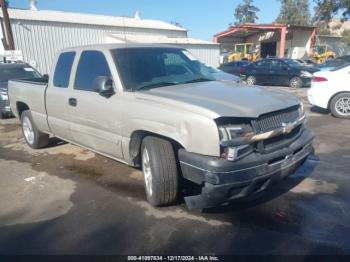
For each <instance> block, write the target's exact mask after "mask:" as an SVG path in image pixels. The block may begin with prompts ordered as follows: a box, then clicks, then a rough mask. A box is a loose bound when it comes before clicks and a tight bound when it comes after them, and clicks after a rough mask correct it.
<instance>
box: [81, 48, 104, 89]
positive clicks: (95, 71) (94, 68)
mask: <svg viewBox="0 0 350 262" xmlns="http://www.w3.org/2000/svg"><path fill="white" fill-rule="evenodd" d="M98 76H107V77H111V72H110V70H109V66H108V63H107V60H106V58H105V56H104V54H103V53H101V52H99V51H84V52H83V53H82V54H81V56H80V60H79V64H78V68H77V74H76V77H75V85H74V89H78V90H85V91H94V85H93V83H94V81H95V79H96V77H98Z"/></svg>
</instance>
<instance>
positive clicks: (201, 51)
mask: <svg viewBox="0 0 350 262" xmlns="http://www.w3.org/2000/svg"><path fill="white" fill-rule="evenodd" d="M178 46H180V47H183V48H186V49H187V50H189V51H190V52H191V53H192V54H193V55H194V56H195V57H197V58H198V59H199V60H200V61H201V62H203V63H205V64H208V65H211V66H214V67H219V65H220V47H219V46H218V45H196V44H193V45H185V44H181V45H178Z"/></svg>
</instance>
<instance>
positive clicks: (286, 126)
mask: <svg viewBox="0 0 350 262" xmlns="http://www.w3.org/2000/svg"><path fill="white" fill-rule="evenodd" d="M282 128H283V134H289V133H290V132H292V130H293V129H294V124H293V123H282Z"/></svg>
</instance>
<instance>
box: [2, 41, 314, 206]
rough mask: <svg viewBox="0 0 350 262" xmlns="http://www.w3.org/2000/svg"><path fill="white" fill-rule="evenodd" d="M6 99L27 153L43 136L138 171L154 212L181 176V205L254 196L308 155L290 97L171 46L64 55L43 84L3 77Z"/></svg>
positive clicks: (300, 117)
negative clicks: (233, 80) (217, 72)
mask: <svg viewBox="0 0 350 262" xmlns="http://www.w3.org/2000/svg"><path fill="white" fill-rule="evenodd" d="M9 94H10V96H9V97H10V102H11V103H10V104H11V109H12V110H13V112H14V114H15V115H16V116H17V117H18V118H19V119H21V123H22V130H23V134H24V138H25V141H26V142H27V143H28V145H29V146H30V147H32V148H41V147H45V146H47V145H48V141H49V134H51V135H53V136H57V137H59V138H62V139H64V140H66V141H70V142H73V143H74V144H77V145H81V146H83V147H85V148H89V149H91V150H93V151H95V152H98V153H100V154H102V155H104V156H107V157H110V158H112V159H115V160H118V161H121V162H123V163H127V164H129V165H131V166H135V167H141V168H142V170H143V174H144V178H145V191H146V196H147V199H148V201H149V202H150V203H151V204H152V205H154V206H164V205H170V204H173V203H175V202H176V201H177V198H178V196H179V192H180V191H179V190H180V186H182V185H183V183H182V181H184V180H188V181H191V182H192V183H191V185H193V186H194V187H196V188H197V189H198V191H197V190H192V193H191V194H188V195H185V201H186V203H187V205H188V207H189V208H200V209H201V208H204V207H212V206H217V205H220V204H222V203H227V202H230V201H232V200H234V199H237V198H242V197H246V196H248V195H252V194H254V193H257V192H260V191H262V190H265V189H266V188H267V187H268V186H269V185H270V184H271V183H273V182H276V181H279V180H281V179H283V178H286V177H288V176H289V175H290V174H292V173H293V172H294V170H295V169H296V168H297V167H298V166H300V165H301V164H302V163H303V162H304V161H305V159H306V158H307V157H308V155H309V154H311V153H312V151H313V146H312V140H313V134H312V133H311V131H310V130H309V129H307V128H306V127H305V126H304V121H305V113H304V111H303V107H302V104H301V102H300V101H299V99H298V98H296V97H295V96H293V95H291V94H287V93H281V92H273V91H268V90H265V89H262V88H260V87H252V88H246V87H244V86H241V85H239V84H228V83H223V82H220V81H215V80H214V78H213V77H212V76H211V74H210V73H209V72H208V71H207V70H206V68H205V67H198V65H195V64H194V63H193V59H192V57H191V55H190V54H189V53H188V51H186V50H185V49H181V48H177V47H169V46H163V45H140V44H138V45H136V44H135V45H132V44H128V45H127V46H126V45H121V44H113V45H93V46H87V47H80V48H79V47H78V48H71V49H66V50H64V51H62V52H61V53H60V54H58V56H57V58H56V60H55V64H54V66H53V73H52V77H51V78H50V80H49V82H48V84H47V83H40V82H34V81H10V83H9ZM180 169H181V172H180ZM196 192H197V193H196Z"/></svg>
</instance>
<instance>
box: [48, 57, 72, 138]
mask: <svg viewBox="0 0 350 262" xmlns="http://www.w3.org/2000/svg"><path fill="white" fill-rule="evenodd" d="M75 56H76V53H75V52H64V53H61V54H60V55H59V57H58V59H57V61H56V67H55V69H54V71H53V72H54V74H53V77H51V78H50V80H49V87H48V88H47V90H46V111H47V115H48V123H49V126H50V130H51V132H52V133H53V134H54V135H55V136H57V137H60V138H63V139H67V140H69V141H71V140H72V135H71V132H70V130H69V122H70V118H71V117H70V111H69V110H70V108H69V105H68V98H69V91H70V90H69V87H70V82H71V71H72V66H73V62H74V59H75Z"/></svg>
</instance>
